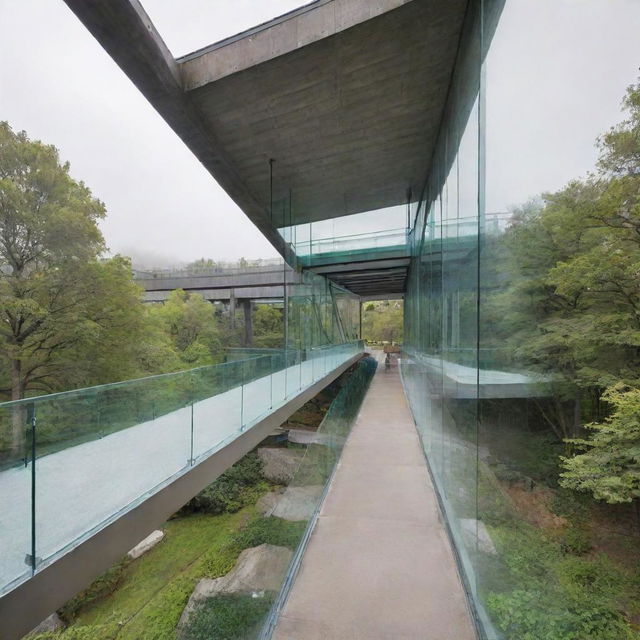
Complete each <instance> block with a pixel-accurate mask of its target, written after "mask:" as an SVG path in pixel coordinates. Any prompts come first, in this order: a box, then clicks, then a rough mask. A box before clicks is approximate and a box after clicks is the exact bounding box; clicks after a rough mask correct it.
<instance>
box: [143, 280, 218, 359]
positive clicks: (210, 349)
mask: <svg viewBox="0 0 640 640" xmlns="http://www.w3.org/2000/svg"><path fill="white" fill-rule="evenodd" d="M149 315H150V317H151V319H152V321H153V322H158V323H159V326H160V327H161V328H162V330H163V331H164V332H165V333H166V334H167V335H168V336H169V337H170V339H171V342H172V344H173V348H174V350H175V353H176V354H177V357H178V359H179V362H180V363H181V364H182V368H184V367H185V366H188V367H199V366H203V365H207V364H213V363H215V362H219V361H220V358H221V355H222V351H223V343H222V335H221V331H220V329H219V327H218V324H217V321H216V319H215V316H214V313H213V306H212V305H211V304H210V303H208V302H207V301H206V300H205V299H204V298H203V297H202V296H201V295H199V294H191V293H186V292H185V291H183V290H182V289H176V290H175V291H172V292H171V294H170V296H169V298H168V300H167V301H166V302H165V303H164V304H163V305H155V306H153V307H152V308H151V309H150V310H149Z"/></svg>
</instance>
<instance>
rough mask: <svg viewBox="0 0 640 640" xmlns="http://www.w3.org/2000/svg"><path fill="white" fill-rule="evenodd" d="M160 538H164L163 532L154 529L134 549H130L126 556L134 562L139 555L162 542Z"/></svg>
mask: <svg viewBox="0 0 640 640" xmlns="http://www.w3.org/2000/svg"><path fill="white" fill-rule="evenodd" d="M162 538H164V531H160V530H159V529H156V530H155V531H153V532H152V533H150V534H149V535H148V536H147V537H146V538H145V539H144V540H143V541H142V542H139V543H138V544H137V545H136V546H135V547H133V549H131V551H129V553H127V555H128V556H129V557H130V558H132V559H134V560H135V559H136V558H139V557H140V556H141V555H143V554H145V553H147V551H149V550H150V549H153V547H155V546H156V545H157V544H158V542H160V540H162Z"/></svg>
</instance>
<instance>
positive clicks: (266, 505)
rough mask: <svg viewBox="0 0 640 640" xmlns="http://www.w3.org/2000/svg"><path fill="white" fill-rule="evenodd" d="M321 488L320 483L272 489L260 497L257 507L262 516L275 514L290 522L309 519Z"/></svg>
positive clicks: (318, 498) (320, 493)
mask: <svg viewBox="0 0 640 640" xmlns="http://www.w3.org/2000/svg"><path fill="white" fill-rule="evenodd" d="M323 489H324V487H323V486H322V485H310V486H307V487H287V488H286V489H283V490H282V491H272V492H271V493H267V494H265V495H264V496H262V498H260V500H259V501H258V504H257V508H258V511H259V512H260V513H261V514H262V515H264V516H276V517H277V518H282V519H283V520H290V521H292V522H298V521H300V520H309V518H311V516H312V515H313V512H314V511H315V508H316V505H317V504H318V501H319V500H320V496H321V495H322V491H323Z"/></svg>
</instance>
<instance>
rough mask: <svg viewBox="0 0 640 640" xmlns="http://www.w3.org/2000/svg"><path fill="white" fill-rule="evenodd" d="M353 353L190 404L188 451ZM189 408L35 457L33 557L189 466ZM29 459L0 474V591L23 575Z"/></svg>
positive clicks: (68, 541)
mask: <svg viewBox="0 0 640 640" xmlns="http://www.w3.org/2000/svg"><path fill="white" fill-rule="evenodd" d="M351 355H353V353H346V352H343V353H339V352H338V353H333V352H332V353H328V352H327V355H326V356H324V357H319V358H318V359H316V360H315V361H311V360H307V361H305V362H303V363H302V366H301V367H300V366H299V365H296V366H293V367H290V368H288V369H286V370H281V371H278V372H276V373H274V374H273V375H272V376H270V375H267V376H265V377H263V378H258V379H257V380H254V381H252V382H250V383H248V384H246V385H245V386H244V391H242V390H241V388H240V387H235V388H233V389H230V390H228V391H226V392H224V393H220V394H218V395H215V396H212V397H210V398H207V399H205V400H202V401H201V402H197V403H195V404H194V405H193V457H194V459H196V460H197V459H198V458H200V457H203V456H208V455H210V454H211V453H213V452H214V451H216V450H217V449H219V448H220V447H222V446H223V445H224V444H226V443H227V442H228V441H229V440H232V439H234V438H236V437H237V436H238V435H239V434H240V432H241V425H244V426H247V425H249V424H250V423H252V422H253V421H255V420H257V419H258V418H260V417H263V416H264V415H266V414H267V413H269V412H270V411H271V410H272V407H276V406H277V405H279V404H280V403H282V402H284V400H285V397H288V398H290V397H292V396H294V395H297V393H298V392H299V391H300V390H301V389H302V388H305V387H307V386H309V385H310V384H312V382H314V381H315V380H318V379H320V378H321V377H322V376H324V375H325V374H326V373H329V372H330V371H331V370H333V369H335V368H336V367H338V366H339V365H340V364H342V363H343V362H344V361H345V360H347V359H348V358H349V357H351ZM191 432H192V430H191V407H190V406H189V407H185V408H184V409H180V410H178V411H173V412H171V413H168V414H166V415H163V416H160V417H158V418H156V419H154V420H149V421H147V422H143V423H141V424H138V425H135V426H133V427H130V428H128V429H123V430H122V431H118V432H116V433H112V434H110V435H108V436H106V437H104V438H101V439H99V440H92V441H90V442H85V443H83V444H80V445H77V446H72V447H69V448H67V449H64V450H62V451H58V452H57V453H53V454H50V455H47V456H43V457H42V458H37V459H36V556H37V557H38V558H41V559H42V560H43V561H46V560H47V559H49V558H51V557H52V556H54V555H55V554H57V553H59V552H61V551H63V550H65V549H68V548H72V547H73V546H74V545H75V544H76V543H77V542H78V540H80V539H81V538H82V537H83V536H85V535H86V534H87V533H88V532H90V531H91V530H92V529H95V528H100V527H102V526H104V524H105V523H107V522H108V521H109V520H110V519H111V518H113V517H114V516H116V515H121V514H122V513H123V512H124V511H126V510H127V509H128V508H130V507H131V506H132V505H133V504H135V503H137V501H139V500H140V499H143V498H145V497H148V496H149V495H151V494H152V493H153V492H154V491H156V490H157V489H158V488H159V487H160V486H161V485H162V484H163V483H165V482H167V481H169V480H170V479H173V478H175V477H176V476H177V475H178V474H180V473H183V472H184V471H186V470H187V469H188V468H189V466H190V458H191V445H192V441H191ZM30 551H31V464H29V465H28V467H22V466H21V467H15V468H12V469H8V470H6V471H3V472H0V593H1V592H2V591H3V588H5V587H7V586H8V585H10V584H12V583H13V582H17V581H20V580H23V579H24V578H26V577H28V576H29V575H30V571H29V567H28V565H27V564H26V562H25V555H26V554H27V553H30Z"/></svg>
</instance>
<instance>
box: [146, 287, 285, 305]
mask: <svg viewBox="0 0 640 640" xmlns="http://www.w3.org/2000/svg"><path fill="white" fill-rule="evenodd" d="M171 291H172V289H166V290H163V289H160V290H153V291H145V292H144V294H143V298H142V301H143V302H165V301H166V300H167V299H168V298H169V296H170V295H171ZM185 291H189V292H190V293H198V294H200V295H201V296H202V297H203V298H204V299H205V300H208V301H209V302H216V301H220V302H228V301H229V300H230V299H231V297H232V296H233V295H234V292H235V295H236V297H242V298H243V299H250V300H255V301H256V302H258V301H259V300H269V301H270V302H273V301H274V300H281V299H282V298H284V287H282V286H279V287H246V288H242V289H185Z"/></svg>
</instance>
